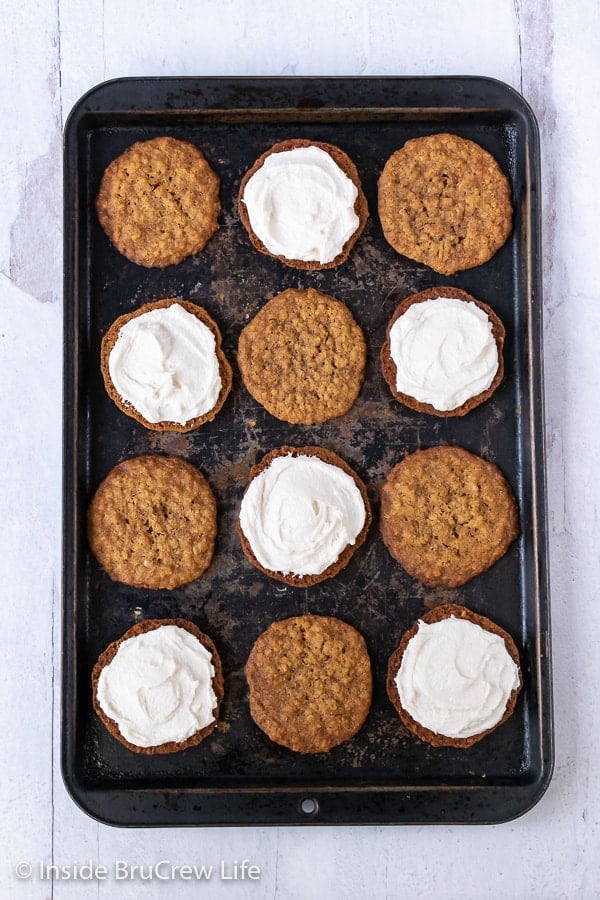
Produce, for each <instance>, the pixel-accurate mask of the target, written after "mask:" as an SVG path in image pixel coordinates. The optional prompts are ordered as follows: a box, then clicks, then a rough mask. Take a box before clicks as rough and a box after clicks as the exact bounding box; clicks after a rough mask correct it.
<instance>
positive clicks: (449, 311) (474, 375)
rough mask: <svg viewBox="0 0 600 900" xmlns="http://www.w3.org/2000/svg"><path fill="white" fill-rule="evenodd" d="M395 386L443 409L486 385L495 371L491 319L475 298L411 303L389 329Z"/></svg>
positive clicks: (475, 393) (463, 399)
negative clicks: (394, 367)
mask: <svg viewBox="0 0 600 900" xmlns="http://www.w3.org/2000/svg"><path fill="white" fill-rule="evenodd" d="M390 356H391V358H392V360H393V361H394V364H395V366H396V390H398V391H399V392H400V393H402V394H407V395H408V396H409V397H414V399H415V400H418V401H419V403H429V404H431V406H433V407H435V409H438V410H440V411H441V412H446V411H448V410H452V409H456V408H457V407H459V406H462V404H463V403H465V402H466V401H467V400H469V399H470V398H471V397H476V396H477V394H481V393H482V391H486V390H487V389H488V388H489V386H490V385H491V383H492V381H493V380H494V376H495V375H496V372H497V371H498V348H497V346H496V341H495V339H494V335H493V333H492V323H491V321H490V319H489V317H488V316H487V315H486V313H485V312H484V311H483V310H482V309H480V308H479V307H478V306H477V305H476V304H475V303H472V302H470V301H465V300H459V299H457V298H452V297H435V298H431V299H430V300H424V301H423V302H422V303H413V304H412V306H409V308H408V309H407V310H406V312H405V313H403V314H402V315H401V316H399V317H398V318H397V319H396V321H395V322H394V324H393V325H392V327H391V329H390Z"/></svg>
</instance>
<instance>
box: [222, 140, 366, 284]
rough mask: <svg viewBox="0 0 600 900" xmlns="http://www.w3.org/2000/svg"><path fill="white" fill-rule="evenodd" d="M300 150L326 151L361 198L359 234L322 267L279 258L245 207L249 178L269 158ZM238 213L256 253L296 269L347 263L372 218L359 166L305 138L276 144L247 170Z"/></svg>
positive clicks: (327, 146)
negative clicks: (257, 231) (263, 237)
mask: <svg viewBox="0 0 600 900" xmlns="http://www.w3.org/2000/svg"><path fill="white" fill-rule="evenodd" d="M298 147H318V148H319V149H321V150H324V151H325V153H328V154H329V156H330V157H331V158H332V159H333V161H334V162H335V163H336V164H337V165H338V167H339V168H340V169H341V170H342V172H343V173H344V174H345V175H347V176H348V178H349V179H350V181H352V183H353V184H354V186H355V187H356V189H357V191H358V195H357V197H356V200H355V202H354V212H355V213H356V216H357V217H358V225H357V227H356V230H355V231H354V232H353V234H352V235H351V236H350V237H349V238H348V239H347V240H346V242H345V244H344V246H343V248H342V250H341V251H340V252H339V253H338V254H337V255H336V256H335V257H334V258H333V259H331V260H330V261H328V262H323V263H322V262H320V261H318V260H302V259H291V258H288V257H286V256H283V255H280V254H276V253H271V252H270V251H269V250H268V249H267V247H266V246H265V245H264V243H263V242H262V240H261V239H260V238H259V237H258V235H257V234H255V232H254V230H253V229H252V225H251V224H250V218H249V216H248V210H247V207H246V204H245V203H244V199H243V198H244V191H245V188H246V184H247V183H248V181H249V180H250V178H252V176H253V175H254V173H255V172H257V171H258V170H259V169H260V168H261V166H262V165H263V163H264V162H265V160H266V158H267V157H268V156H270V155H271V154H272V153H282V152H284V151H288V150H295V149H297V148H298ZM238 211H239V215H240V219H241V221H242V223H243V225H244V227H245V229H246V231H247V232H248V236H249V238H250V241H251V242H252V244H253V246H254V247H255V248H256V249H257V250H259V251H260V253H264V254H265V255H266V256H272V257H274V258H275V259H279V260H281V262H283V263H285V264H286V265H287V266H293V267H294V268H296V269H329V268H332V267H333V266H339V265H340V264H341V263H343V262H345V261H346V260H347V259H348V256H349V255H350V251H351V250H352V248H353V247H354V245H355V243H356V242H357V240H358V239H359V237H360V236H361V234H362V233H363V231H364V228H365V225H366V223H367V219H368V218H369V208H368V205H367V199H366V197H365V195H364V193H363V189H362V185H361V183H360V176H359V174H358V170H357V168H356V166H355V165H354V163H353V162H352V160H351V159H350V157H349V156H348V155H347V154H346V153H344V151H343V150H341V149H340V148H339V147H336V146H335V145H334V144H326V143H323V142H322V141H309V140H305V139H303V138H293V139H290V140H286V141H279V142H278V143H277V144H273V146H272V147H270V148H269V149H268V150H267V151H266V152H265V153H263V154H262V155H261V156H259V158H258V159H257V160H256V162H255V163H254V165H253V166H252V167H251V168H250V169H248V171H247V172H246V174H245V175H244V177H243V179H242V182H241V184H240V190H239V195H238Z"/></svg>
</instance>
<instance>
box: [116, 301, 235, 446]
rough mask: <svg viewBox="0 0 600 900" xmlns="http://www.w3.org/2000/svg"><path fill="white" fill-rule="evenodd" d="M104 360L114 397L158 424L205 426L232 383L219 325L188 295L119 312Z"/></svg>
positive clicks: (182, 428) (124, 408)
mask: <svg viewBox="0 0 600 900" xmlns="http://www.w3.org/2000/svg"><path fill="white" fill-rule="evenodd" d="M100 363H101V369H102V376H103V378H104V385H105V387H106V390H107V393H108V395H109V397H110V398H111V399H112V400H113V401H114V402H115V403H116V405H117V406H118V407H119V409H120V410H121V412H124V413H125V415H128V416H131V418H133V419H135V420H136V421H138V422H140V423H141V424H142V425H143V426H144V427H145V428H148V429H150V430H153V431H178V432H187V431H193V430H194V429H195V428H199V427H200V426H201V425H203V424H204V423H205V422H210V421H212V419H214V418H215V416H216V415H217V413H218V412H219V410H220V409H221V407H222V406H223V404H224V402H225V400H226V399H227V395H228V394H229V391H230V390H231V382H232V374H231V366H230V365H229V362H228V361H227V357H226V356H225V353H224V352H223V350H222V348H221V332H220V331H219V328H218V326H217V324H216V322H214V321H213V319H212V318H211V317H210V316H209V314H208V313H207V312H206V310H205V309H204V308H203V307H201V306H198V304H196V303H191V302H190V301H188V300H177V299H174V298H169V299H166V300H156V301H154V302H153V303H145V304H144V305H143V306H141V307H140V308H139V309H136V310H135V311H134V312H131V313H126V314H125V315H122V316H119V318H118V319H116V320H115V321H114V322H113V323H112V325H111V326H110V328H109V329H108V331H107V332H106V334H105V335H104V337H103V339H102V347H101V361H100Z"/></svg>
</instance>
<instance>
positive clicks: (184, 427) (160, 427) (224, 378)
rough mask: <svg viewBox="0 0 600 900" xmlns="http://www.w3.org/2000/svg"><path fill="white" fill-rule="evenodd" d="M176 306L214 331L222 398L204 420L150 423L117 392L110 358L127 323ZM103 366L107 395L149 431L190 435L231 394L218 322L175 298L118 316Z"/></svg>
mask: <svg viewBox="0 0 600 900" xmlns="http://www.w3.org/2000/svg"><path fill="white" fill-rule="evenodd" d="M174 304H177V305H178V306H181V307H182V308H183V309H184V310H186V312H188V313H190V314H191V315H193V316H196V318H197V319H199V320H200V321H201V322H202V323H203V324H204V325H206V326H207V328H209V329H210V331H212V333H213V335H214V338H215V342H216V354H217V360H218V367H219V375H220V376H221V390H220V392H219V396H218V398H217V401H216V403H215V405H214V406H213V407H212V408H211V409H210V410H209V411H208V412H206V413H204V414H203V415H201V416H196V417H194V418H192V419H189V420H188V421H187V422H185V423H183V424H182V423H180V422H168V421H161V422H150V421H148V419H146V418H145V417H144V416H143V415H142V413H140V412H139V411H138V410H136V409H135V407H134V406H133V405H132V404H131V403H130V402H129V401H128V400H125V399H124V398H123V397H121V395H120V394H119V392H118V391H117V389H116V387H115V385H114V384H113V380H112V378H111V376H110V371H109V358H110V354H111V351H112V349H113V347H114V346H115V343H116V341H117V338H118V337H119V333H120V331H121V329H122V328H123V326H124V325H125V324H126V323H127V322H129V321H131V320H132V319H135V318H137V317H138V316H142V315H144V314H145V313H148V312H152V311H153V310H155V309H166V308H168V307H170V306H173V305H174ZM100 365H101V369H102V377H103V378H104V386H105V387H106V390H107V393H108V395H109V397H110V398H111V400H113V401H114V402H115V403H116V405H117V406H118V407H119V409H120V410H121V412H124V413H125V415H127V416H131V418H132V419H135V420H136V421H137V422H140V423H141V424H142V425H143V426H144V427H145V428H149V429H151V430H153V431H179V432H187V431H193V430H194V429H195V428H199V427H200V425H204V423H205V422H211V421H212V420H213V419H214V418H215V416H216V415H217V413H218V412H219V410H220V409H221V407H222V406H223V404H224V403H225V400H226V399H227V395H228V394H229V391H230V390H231V381H232V374H231V366H230V365H229V362H228V361H227V357H226V356H225V354H224V353H223V350H222V349H221V332H220V331H219V328H218V326H217V324H216V322H214V321H213V319H212V318H211V317H210V316H209V314H208V313H207V312H206V310H205V309H203V308H202V307H201V306H198V305H197V304H196V303H191V302H190V301H188V300H177V299H172V298H171V299H167V300H156V301H154V302H153V303H145V304H144V305H143V306H140V308H139V309H136V310H135V311H134V312H131V313H126V314H125V315H123V316H119V318H118V319H115V321H114V322H113V323H112V325H111V326H110V328H109V329H108V331H107V332H106V334H105V335H104V337H103V338H102V348H101V353H100Z"/></svg>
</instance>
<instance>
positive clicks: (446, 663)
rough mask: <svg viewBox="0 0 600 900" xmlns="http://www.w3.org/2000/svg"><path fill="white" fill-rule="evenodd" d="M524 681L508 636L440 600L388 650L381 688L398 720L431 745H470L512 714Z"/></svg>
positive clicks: (484, 619)
mask: <svg viewBox="0 0 600 900" xmlns="http://www.w3.org/2000/svg"><path fill="white" fill-rule="evenodd" d="M521 686H522V678H521V669H520V663H519V652H518V650H517V647H516V645H515V642H514V640H513V639H512V637H511V636H510V635H509V634H508V633H507V632H506V631H504V629H503V628H500V626H499V625H496V623H495V622H492V621H491V620H490V619H488V618H486V617H485V616H481V615H478V614H477V613H474V612H472V611H471V610H470V609H467V608H466V607H464V606H457V605H454V604H445V605H443V606H438V607H436V608H435V609H432V610H430V611H428V612H426V613H425V614H424V615H423V616H421V617H420V618H419V619H418V621H417V622H415V623H414V624H413V626H412V627H411V628H410V629H409V630H408V631H406V632H405V634H404V635H403V636H402V639H401V641H400V644H399V645H398V647H397V648H396V650H394V652H393V653H392V655H391V656H390V659H389V663H388V672H387V693H388V696H389V698H390V700H391V702H392V704H393V706H394V708H395V709H396V711H397V713H398V715H399V716H400V719H401V720H402V722H403V724H404V725H405V726H406V727H407V728H408V730H409V731H410V732H412V734H414V735H416V736H417V737H418V738H420V740H422V741H426V742H427V743H429V744H431V745H432V746H434V747H457V748H464V747H471V746H472V745H473V744H476V743H477V742H478V741H480V740H481V739H482V738H484V737H486V735H488V734H490V733H491V732H492V731H495V729H496V728H499V727H500V726H501V725H503V724H504V722H506V720H507V719H508V718H509V717H510V716H511V715H512V714H513V712H514V709H515V705H516V702H517V698H518V696H519V692H520V690H521Z"/></svg>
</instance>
